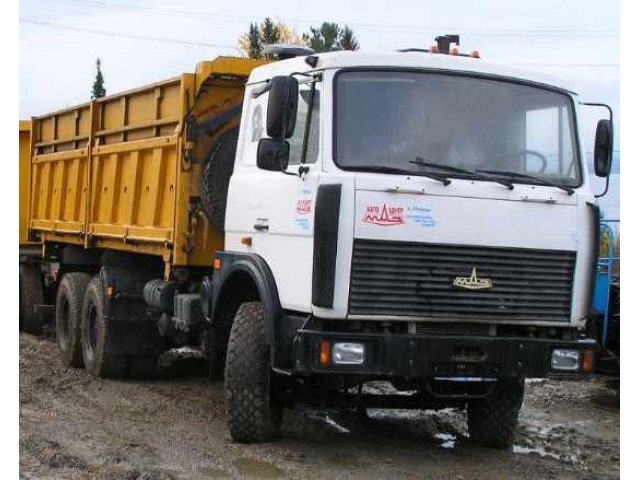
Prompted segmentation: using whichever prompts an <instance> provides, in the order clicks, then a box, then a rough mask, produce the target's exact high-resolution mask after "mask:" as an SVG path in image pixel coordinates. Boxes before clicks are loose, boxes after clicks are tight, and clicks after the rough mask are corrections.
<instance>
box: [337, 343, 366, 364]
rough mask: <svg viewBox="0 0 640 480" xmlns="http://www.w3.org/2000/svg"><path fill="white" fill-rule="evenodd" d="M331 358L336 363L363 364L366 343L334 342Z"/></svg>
mask: <svg viewBox="0 0 640 480" xmlns="http://www.w3.org/2000/svg"><path fill="white" fill-rule="evenodd" d="M331 360H332V361H333V363H335V364H336V365H362V364H363V363H364V344H363V343H346V342H337V343H334V344H333V350H332V353H331Z"/></svg>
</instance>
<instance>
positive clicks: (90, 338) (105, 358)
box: [80, 275, 127, 377]
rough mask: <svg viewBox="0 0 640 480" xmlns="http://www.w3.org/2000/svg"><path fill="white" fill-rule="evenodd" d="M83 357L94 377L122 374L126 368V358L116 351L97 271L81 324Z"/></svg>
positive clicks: (87, 293)
mask: <svg viewBox="0 0 640 480" xmlns="http://www.w3.org/2000/svg"><path fill="white" fill-rule="evenodd" d="M80 333H81V343H82V357H83V359H84V364H85V368H86V369H87V371H88V372H89V373H91V375H93V376H94V377H121V376H123V375H125V374H126V371H127V358H126V357H125V356H124V355H120V354H117V353H115V352H114V345H115V341H114V340H115V339H113V338H110V335H109V326H108V324H107V319H106V317H105V316H104V297H103V292H102V282H101V281H100V277H99V276H98V275H96V276H95V277H93V278H92V279H91V281H90V282H89V286H88V287H87V291H86V293H85V295H84V302H83V304H82V320H81V325H80Z"/></svg>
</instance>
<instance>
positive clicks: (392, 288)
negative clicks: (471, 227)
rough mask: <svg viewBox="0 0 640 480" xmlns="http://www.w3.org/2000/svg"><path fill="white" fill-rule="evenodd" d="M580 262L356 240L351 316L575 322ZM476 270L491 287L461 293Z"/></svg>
mask: <svg viewBox="0 0 640 480" xmlns="http://www.w3.org/2000/svg"><path fill="white" fill-rule="evenodd" d="M575 258H576V254H575V252H571V251H560V250H532V249H522V248H502V247H499V248H496V247H478V246H461V245H437V244H423V243H409V242H388V241H380V240H361V239H356V240H355V243H354V248H353V264H352V267H351V288H350V293H349V314H350V315H363V316H380V315H383V316H411V317H420V318H425V319H440V320H441V319H449V320H454V319H455V320H472V321H473V320H484V321H500V320H502V321H505V320H506V321H553V322H568V321H569V320H570V313H571V292H572V286H573V272H574V266H575ZM474 268H475V269H476V281H473V280H470V283H471V286H478V285H482V286H484V287H485V288H481V289H475V290H472V289H467V288H461V287H459V286H454V281H455V280H456V278H458V277H462V278H466V279H470V278H471V276H472V271H473V269H474ZM486 280H490V281H491V288H486V287H487V281H486ZM458 283H465V280H462V281H459V282H458Z"/></svg>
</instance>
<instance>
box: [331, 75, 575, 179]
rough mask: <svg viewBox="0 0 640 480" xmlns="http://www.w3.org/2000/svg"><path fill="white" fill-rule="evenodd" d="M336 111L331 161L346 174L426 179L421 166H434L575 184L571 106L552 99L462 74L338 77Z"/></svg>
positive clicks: (548, 93) (546, 93) (557, 96)
mask: <svg viewBox="0 0 640 480" xmlns="http://www.w3.org/2000/svg"><path fill="white" fill-rule="evenodd" d="M335 110H336V117H335V118H336V123H335V160H336V163H337V165H338V166H339V167H341V168H344V169H352V170H358V169H362V170H366V169H367V168H369V169H372V170H375V169H376V168H379V167H391V168H394V169H402V170H405V171H406V172H407V173H421V172H429V173H433V172H434V171H435V170H434V169H433V167H428V166H426V165H424V163H432V164H433V163H437V164H440V165H448V166H453V167H458V168H461V169H465V170H471V171H475V170H479V169H484V170H492V171H501V172H511V173H522V174H528V175H535V176H537V177H540V178H544V179H547V180H552V181H554V182H556V183H560V184H564V185H569V186H573V187H577V186H579V185H580V184H581V183H582V178H581V171H580V167H579V161H578V156H577V148H576V141H575V128H574V121H573V119H574V115H573V108H572V102H571V99H570V98H569V96H568V95H565V94H562V93H559V92H555V91H552V90H547V89H544V88H539V87H533V86H528V85H523V84H518V83H513V82H508V81H500V80H492V79H484V78H477V77H470V76H463V75H446V74H438V73H425V72H408V71H368V72H367V71H344V72H341V73H339V74H338V76H337V80H336V103H335ZM416 160H418V161H417V162H416ZM420 163H423V165H420ZM438 173H442V171H439V172H438ZM446 175H447V176H449V177H464V176H465V174H463V173H447V174H446ZM467 176H468V175H467ZM513 181H514V182H515V181H520V182H526V180H524V179H523V180H517V179H514V180H513Z"/></svg>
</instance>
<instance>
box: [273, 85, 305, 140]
mask: <svg viewBox="0 0 640 480" xmlns="http://www.w3.org/2000/svg"><path fill="white" fill-rule="evenodd" d="M297 112H298V81H297V80H296V79H295V78H293V77H285V76H278V77H273V78H272V79H271V82H270V87H269V103H268V104H267V135H269V136H270V137H271V138H283V139H284V138H291V136H292V135H293V130H294V128H295V126H296V114H297Z"/></svg>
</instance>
